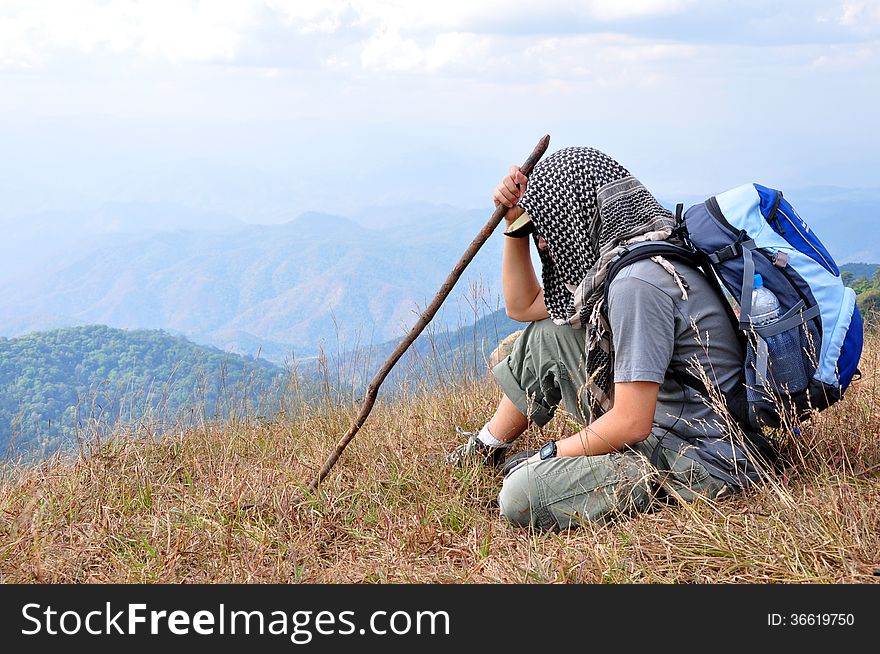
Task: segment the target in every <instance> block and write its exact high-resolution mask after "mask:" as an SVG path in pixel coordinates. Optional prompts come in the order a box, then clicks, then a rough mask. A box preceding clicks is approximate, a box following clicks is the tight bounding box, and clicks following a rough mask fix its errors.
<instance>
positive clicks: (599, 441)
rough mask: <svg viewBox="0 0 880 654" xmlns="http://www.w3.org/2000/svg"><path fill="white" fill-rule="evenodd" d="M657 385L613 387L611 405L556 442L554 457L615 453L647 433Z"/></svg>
mask: <svg viewBox="0 0 880 654" xmlns="http://www.w3.org/2000/svg"><path fill="white" fill-rule="evenodd" d="M659 392H660V384H655V383H654V382H621V383H618V384H615V385H614V406H613V407H611V409H610V410H609V411H608V412H607V413H605V414H603V415H602V416H601V417H600V418H597V419H596V420H594V421H593V422H592V423H590V426H589V427H587V428H585V429H583V430H581V431H579V432H578V433H577V434H575V435H574V436H569V437H568V438H563V439H562V440H561V441H558V442H557V443H556V448H557V450H556V452H557V456H595V455H597V454H609V453H610V452H618V451H620V450H622V449H624V448H626V446H628V445H635V444H636V443H639V442H641V441H643V440H645V439H646V438H647V437H648V436H649V435H650V434H651V427H652V426H653V423H654V412H655V411H656V410H657V394H658V393H659Z"/></svg>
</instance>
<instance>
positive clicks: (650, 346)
mask: <svg viewBox="0 0 880 654" xmlns="http://www.w3.org/2000/svg"><path fill="white" fill-rule="evenodd" d="M674 311H675V308H674V303H673V300H672V298H671V297H669V295H668V294H667V293H665V292H664V291H662V290H661V289H659V288H657V287H656V286H654V285H653V284H651V283H650V282H646V281H645V280H643V279H639V278H637V277H629V276H626V277H618V278H616V279H615V280H614V281H613V282H612V283H611V288H610V289H609V294H608V320H609V322H610V324H611V332H612V336H613V343H614V381H615V382H616V383H617V382H636V381H648V382H656V383H657V384H662V383H663V380H664V378H665V377H666V371H667V370H668V369H669V363H670V362H671V361H672V353H673V348H674V346H675V314H674Z"/></svg>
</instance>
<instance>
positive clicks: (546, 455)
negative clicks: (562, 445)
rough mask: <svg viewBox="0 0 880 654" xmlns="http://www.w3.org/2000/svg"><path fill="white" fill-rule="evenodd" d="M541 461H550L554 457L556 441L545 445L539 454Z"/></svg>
mask: <svg viewBox="0 0 880 654" xmlns="http://www.w3.org/2000/svg"><path fill="white" fill-rule="evenodd" d="M539 454H540V457H541V461H545V460H547V459H552V458H553V457H554V456H556V441H550V442H549V443H545V444H544V446H543V447H542V448H541V451H540V452H539Z"/></svg>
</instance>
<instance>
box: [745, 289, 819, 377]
mask: <svg viewBox="0 0 880 654" xmlns="http://www.w3.org/2000/svg"><path fill="white" fill-rule="evenodd" d="M778 318H779V300H778V299H777V298H776V295H775V294H774V293H773V291H771V290H770V289H769V288H767V287H766V286H764V279H763V277H761V275H755V286H754V289H753V290H752V312H751V320H752V324H753V325H755V326H756V327H759V326H761V325H767V324H769V323H772V322H773V321H775V320H777V319H778ZM798 332H799V329H798V328H797V327H794V328H791V329H787V330H785V331H783V332H780V333H778V334H774V335H773V336H768V337H766V339H765V342H766V343H767V350H768V351H769V359H770V361H771V362H772V368H771V369H770V370H768V373H769V380H770V383H771V385H773V386H775V388H776V389H777V390H778V391H780V392H788V393H792V392H796V391H800V390H802V389H804V388H806V387H807V384H808V382H809V376H808V374H807V371H806V369H805V368H804V363H803V358H804V357H803V354H802V350H803V347H802V345H801V339H800V335H799V333H798Z"/></svg>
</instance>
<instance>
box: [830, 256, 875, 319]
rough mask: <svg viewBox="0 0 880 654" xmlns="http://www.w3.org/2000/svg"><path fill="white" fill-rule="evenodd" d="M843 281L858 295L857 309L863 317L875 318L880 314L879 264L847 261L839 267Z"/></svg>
mask: <svg viewBox="0 0 880 654" xmlns="http://www.w3.org/2000/svg"><path fill="white" fill-rule="evenodd" d="M840 272H841V275H842V277H843V283H844V284H846V285H847V286H849V287H850V288H852V289H853V290H854V291H855V292H856V295H857V296H858V302H859V309H861V311H862V313H863V314H865V317H867V318H869V319H871V320H875V319H876V317H877V315H878V314H880V265H878V264H876V263H847V264H844V265H842V266H841V267H840Z"/></svg>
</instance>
